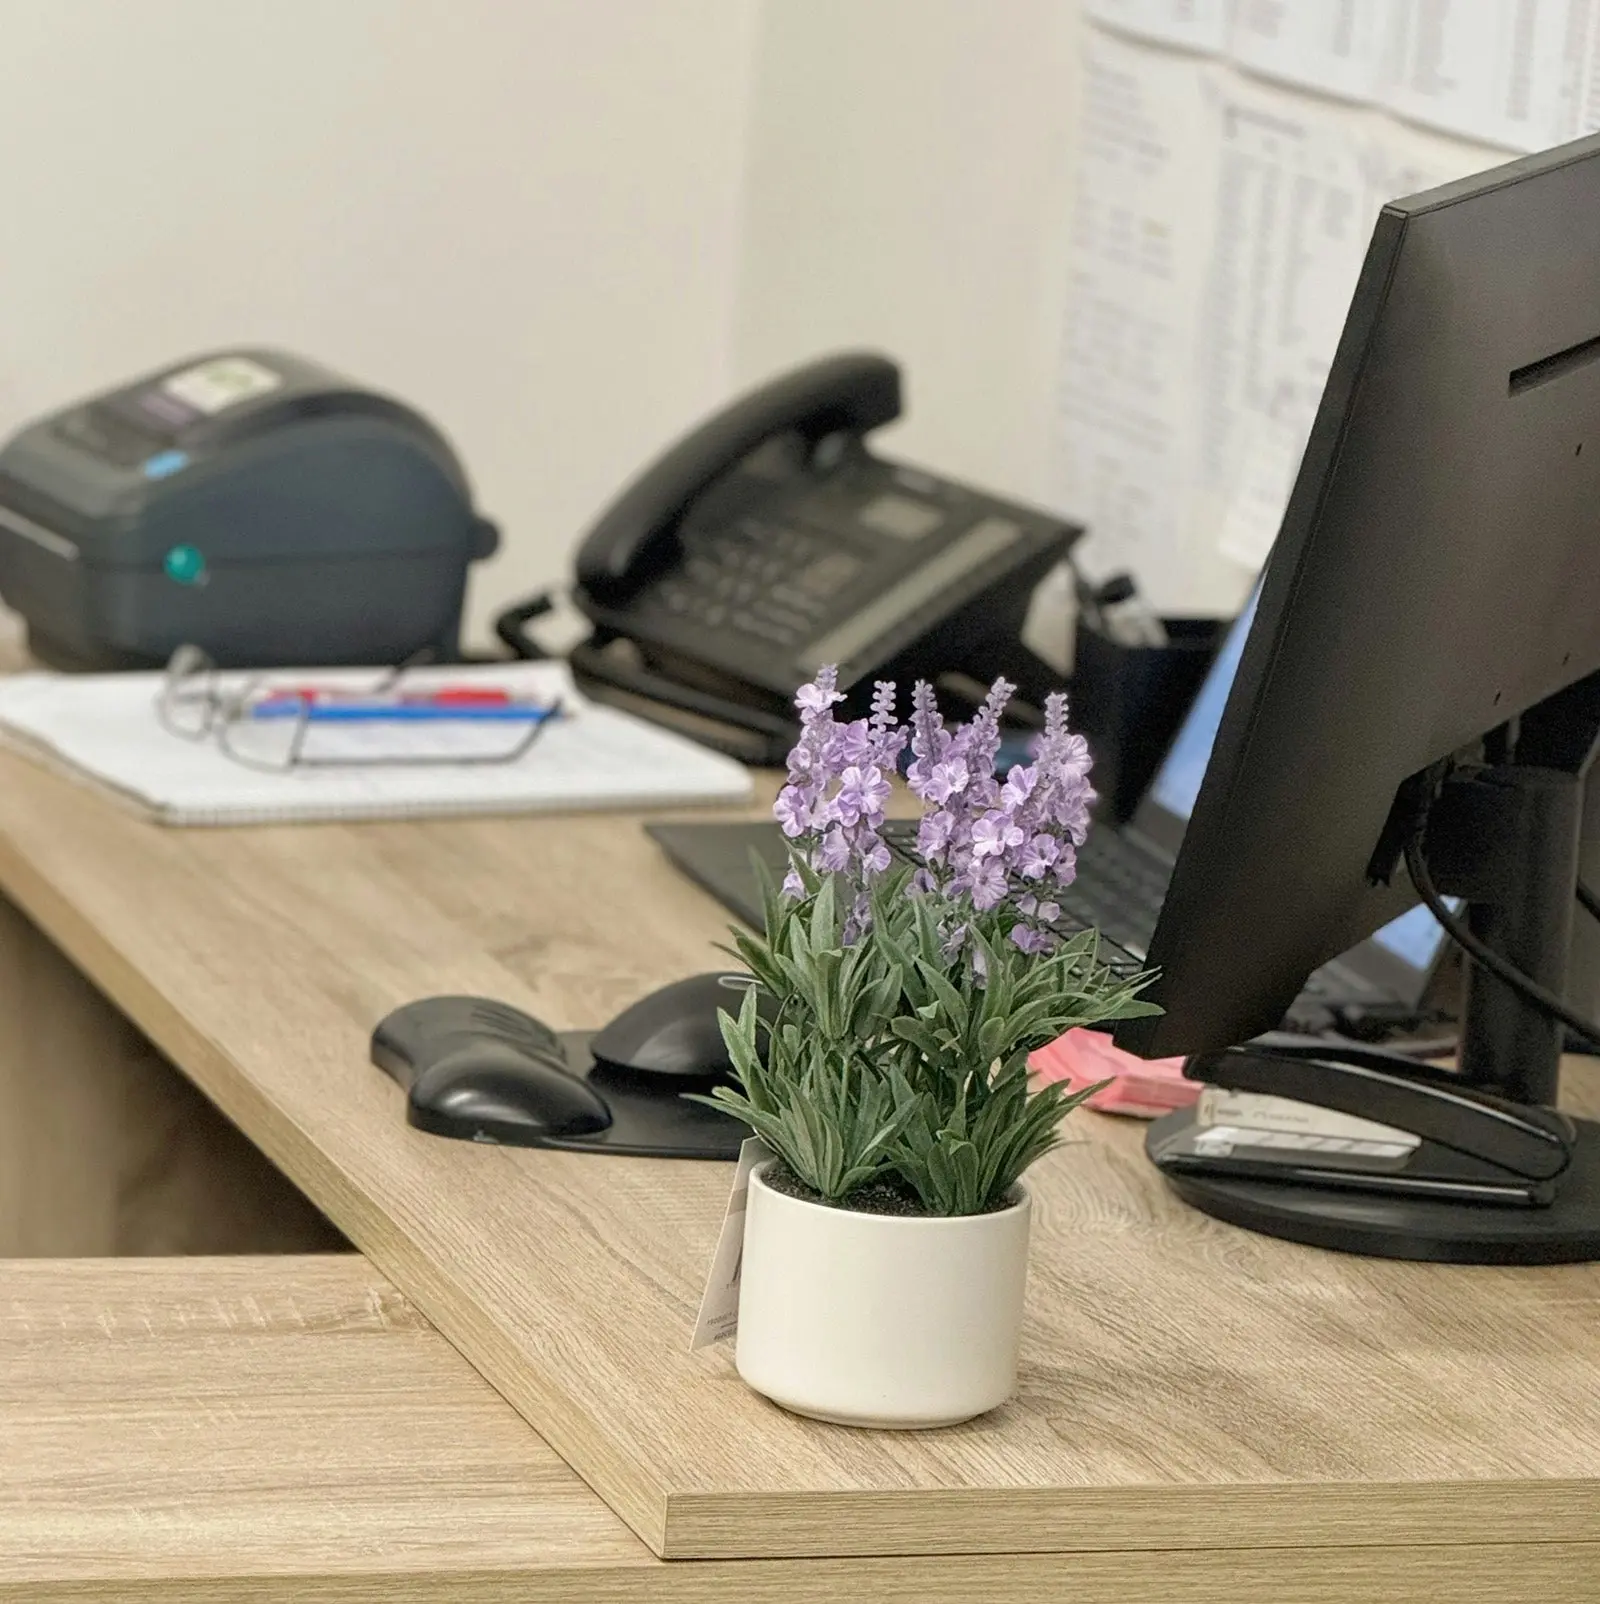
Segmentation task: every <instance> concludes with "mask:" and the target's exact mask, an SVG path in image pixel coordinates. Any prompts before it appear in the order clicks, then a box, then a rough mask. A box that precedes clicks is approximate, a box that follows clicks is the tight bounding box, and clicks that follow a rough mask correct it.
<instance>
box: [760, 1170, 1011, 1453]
mask: <svg viewBox="0 0 1600 1604" xmlns="http://www.w3.org/2000/svg"><path fill="white" fill-rule="evenodd" d="M767 1167H768V1166H766V1165H763V1166H762V1167H761V1169H758V1170H756V1171H755V1173H754V1174H753V1175H752V1176H751V1177H750V1194H749V1200H748V1203H747V1205H746V1213H745V1227H744V1256H743V1262H742V1265H741V1270H740V1283H739V1335H738V1345H737V1353H736V1363H737V1364H738V1367H739V1374H740V1375H741V1376H742V1377H743V1378H744V1379H745V1381H746V1382H748V1383H749V1385H750V1386H752V1387H754V1388H755V1390H756V1391H757V1392H759V1393H763V1394H765V1396H767V1397H768V1398H770V1399H772V1401H773V1402H774V1403H777V1404H782V1405H783V1407H784V1408H785V1409H792V1410H794V1411H795V1412H796V1413H798V1414H802V1415H811V1416H813V1417H815V1418H816V1419H818V1420H830V1421H834V1422H836V1423H837V1424H839V1425H845V1426H879V1427H895V1428H901V1429H914V1428H918V1427H927V1426H950V1425H954V1424H955V1423H956V1422H957V1421H959V1420H970V1419H971V1418H972V1417H973V1416H974V1415H981V1414H982V1413H983V1412H984V1411H985V1410H988V1409H993V1408H995V1407H996V1406H997V1405H999V1404H1002V1403H1004V1402H1005V1401H1006V1399H1007V1398H1009V1397H1010V1396H1011V1394H1012V1393H1013V1392H1014V1391H1015V1390H1016V1383H1017V1344H1018V1340H1019V1337H1020V1335H1021V1330H1022V1299H1023V1291H1024V1288H1025V1285H1026V1282H1027V1276H1028V1221H1029V1213H1030V1205H1029V1200H1028V1195H1027V1193H1026V1192H1024V1191H1023V1190H1022V1189H1021V1188H1020V1187H1019V1188H1018V1198H1017V1201H1016V1202H1015V1203H1014V1204H1012V1206H1011V1207H1010V1208H1007V1209H1002V1210H999V1211H997V1212H996V1213H993V1214H976V1215H970V1216H962V1217H960V1218H957V1219H927V1218H905V1217H901V1216H897V1215H882V1214H853V1213H851V1212H849V1211H848V1210H846V1209H835V1208H828V1207H826V1206H825V1205H823V1204H820V1203H808V1202H804V1201H802V1200H801V1199H799V1198H794V1197H788V1196H786V1195H785V1194H784V1193H782V1192H777V1191H774V1190H773V1189H772V1188H771V1187H769V1186H768V1185H767V1184H766V1182H765V1179H764V1176H763V1171H764V1170H765V1169H766V1168H767Z"/></svg>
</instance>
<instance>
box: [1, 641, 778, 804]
mask: <svg viewBox="0 0 1600 1604" xmlns="http://www.w3.org/2000/svg"><path fill="white" fill-rule="evenodd" d="M413 672H414V674H415V679H414V680H411V681H410V682H411V683H420V684H426V683H427V680H428V678H429V677H430V676H432V677H435V678H441V679H443V680H445V681H448V683H450V684H452V685H457V684H461V683H463V682H467V683H471V684H474V685H481V686H482V687H483V688H485V689H489V688H493V689H503V690H505V691H507V692H509V693H511V694H512V695H514V696H517V697H526V698H529V699H532V700H535V701H538V702H544V703H548V702H552V701H556V700H559V701H560V703H561V707H562V716H561V717H560V718H558V719H554V720H552V721H551V723H550V724H549V726H548V727H547V728H545V729H544V730H543V731H542V732H541V734H540V737H539V739H538V741H537V742H536V743H535V744H534V746H533V747H532V748H531V749H530V750H528V751H527V752H525V753H524V754H523V755H522V756H521V757H519V758H517V759H516V760H515V761H514V762H510V763H482V762H454V761H448V760H449V759H450V758H451V757H452V756H454V757H458V758H470V757H476V756H483V755H486V754H489V753H492V752H493V751H494V750H495V743H497V742H498V743H504V742H505V741H506V740H507V739H508V736H507V732H506V729H505V727H504V726H500V727H493V726H489V727H486V726H482V725H472V724H467V723H454V722H448V723H433V724H418V725H395V724H389V723H384V724H372V725H365V724H358V725H338V724H330V725H323V724H318V725H315V726H312V727H311V728H310V729H308V731H307V740H308V742H312V743H315V745H314V747H311V746H308V749H307V750H308V754H311V755H314V756H315V758H316V760H317V765H318V766H316V767H310V768H295V769H290V770H288V771H286V772H282V773H266V772H261V771H259V770H257V769H254V768H250V767H246V766H245V765H244V764H242V763H239V762H237V761H235V760H234V759H233V758H231V757H229V756H228V755H227V753H225V752H224V751H223V750H222V749H221V747H220V746H218V745H217V744H216V742H215V741H214V740H211V739H206V740H199V741H196V740H189V739H185V738H184V737H183V736H182V735H178V734H174V733H173V732H172V731H171V730H169V729H167V728H166V727H165V726H164V725H163V723H162V721H161V720H160V718H159V717H158V716H157V713H156V707H157V700H158V697H159V695H160V692H161V689H162V684H163V676H162V675H160V674H91V675H54V674H19V675H16V676H14V677H10V678H4V679H0V741H3V742H4V743H5V744H6V745H7V746H10V747H12V748H13V749H16V750H20V751H23V752H26V753H28V754H30V755H31V756H34V757H37V758H39V759H41V760H42V761H44V762H47V763H48V764H50V765H51V766H52V767H54V768H57V769H59V770H62V771H64V772H66V773H69V774H72V775H75V776H78V777H81V778H84V779H87V780H89V781H92V782H94V783H96V784H98V785H100V786H101V787H104V788H106V789H108V790H110V791H111V792H112V793H114V794H115V795H116V796H118V797H119V798H122V799H123V800H125V801H128V802H130V803H132V804H133V805H135V806H136V807H138V808H139V809H141V810H142V811H143V812H145V813H148V814H149V815H150V816H151V817H152V818H154V819H156V820H158V821H159V822H161V823H163V824H173V825H229V824H279V823H293V822H302V821H304V822H310V821H315V820H330V819H393V818H408V817H426V816H432V815H447V814H477V813H539V812H547V811H554V810H563V809H592V808H635V807H640V808H642V807H652V806H663V807H664V806H668V805H673V806H676V805H680V804H688V803H719V802H720V803H736V802H743V801H746V800H748V799H749V796H750V776H749V774H748V772H747V771H746V770H745V769H744V768H743V767H742V766H741V765H740V764H738V763H735V762H733V761H732V760H731V759H729V758H725V757H722V756H719V755H718V754H717V753H714V752H708V751H706V750H705V749H704V748H703V747H699V746H696V745H694V744H693V742H691V741H687V740H685V739H684V738H683V737H682V736H679V735H674V734H672V733H670V732H669V731H666V730H662V729H658V728H656V726H655V725H653V724H647V723H645V722H643V721H642V720H640V719H637V718H633V717H631V716H629V715H628V714H626V713H620V712H617V711H616V710H615V709H613V708H609V707H601V706H598V705H596V704H595V703H592V702H589V701H586V700H585V699H584V698H583V697H582V696H580V695H579V694H578V692H577V690H576V689H575V688H574V686H573V683H572V677H571V675H570V673H569V672H568V670H567V667H566V665H565V664H563V663H516V664H504V665H501V664H495V665H485V666H481V667H478V666H475V667H468V668H450V669H437V670H417V671H413ZM252 678H263V677H262V676H252ZM264 678H266V680H267V681H268V682H269V683H271V682H277V681H281V682H283V683H288V684H305V683H306V682H307V681H308V680H311V679H314V680H315V682H316V683H317V684H319V685H328V686H333V687H340V686H344V685H348V686H350V687H351V688H352V689H356V688H360V687H363V686H366V685H370V684H371V683H372V675H371V674H370V673H363V672H362V671H361V670H340V669H324V670H298V671H296V670H286V671H284V672H283V673H282V674H281V675H273V676H265V677H264ZM380 753H381V754H382V755H385V756H396V755H414V756H416V757H421V758H426V759H427V764H426V766H416V767H408V766H406V765H404V764H393V763H385V764H384V765H383V766H380V767H370V766H368V767H354V766H352V767H346V768H341V767H340V766H339V761H340V758H341V756H343V757H344V758H345V759H346V760H347V761H350V762H352V763H358V764H359V763H370V761H371V759H372V758H373V757H374V756H377V755H379V754H380ZM441 758H443V759H446V761H443V762H441V761H439V760H440V759H441Z"/></svg>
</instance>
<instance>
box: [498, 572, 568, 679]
mask: <svg viewBox="0 0 1600 1604" xmlns="http://www.w3.org/2000/svg"><path fill="white" fill-rule="evenodd" d="M554 608H555V599H554V598H553V597H552V596H551V594H550V592H549V591H547V590H546V591H541V592H540V593H539V594H538V595H537V596H530V597H529V598H528V599H527V601H525V602H522V603H520V604H519V605H518V606H516V607H508V608H506V610H505V611H504V612H503V613H501V614H500V615H499V617H497V618H496V619H495V621H494V632H495V634H496V635H498V636H499V637H500V639H501V641H502V642H503V643H504V644H505V646H506V647H507V648H508V649H509V650H510V652H511V655H512V656H513V657H520V658H522V659H523V660H524V661H529V662H536V663H537V662H545V661H547V660H548V659H549V656H550V654H549V652H547V651H546V650H545V649H544V647H542V646H541V645H540V644H539V643H538V642H537V641H536V640H534V638H533V637H532V636H531V635H530V634H529V633H528V625H529V624H531V623H532V622H533V620H534V619H536V618H543V617H544V616H545V614H546V613H549V612H552V611H553V610H554Z"/></svg>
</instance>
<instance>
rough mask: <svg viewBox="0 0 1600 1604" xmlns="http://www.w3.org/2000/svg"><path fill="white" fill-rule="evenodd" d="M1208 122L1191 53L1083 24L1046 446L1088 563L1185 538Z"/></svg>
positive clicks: (1170, 548)
mask: <svg viewBox="0 0 1600 1604" xmlns="http://www.w3.org/2000/svg"><path fill="white" fill-rule="evenodd" d="M1211 126H1212V118H1211V116H1210V114H1209V113H1208V112H1207V110H1206V106H1205V102H1204V95H1203V91H1202V86H1201V80H1200V77H1199V76H1198V75H1197V74H1196V73H1195V72H1194V70H1193V63H1192V62H1191V61H1189V60H1186V59H1185V58H1183V57H1180V56H1175V55H1172V54H1170V53H1167V52H1164V51H1157V50H1149V49H1145V48H1144V47H1141V46H1139V45H1136V44H1132V43H1129V42H1127V41H1124V40H1121V39H1118V38H1116V37H1114V36H1111V35H1105V34H1098V33H1097V34H1092V35H1091V36H1090V38H1089V40H1088V42H1087V53H1086V57H1085V63H1084V83H1083V98H1082V113H1081V124H1080V127H1079V130H1078V151H1079V166H1078V187H1077V199H1076V206H1075V210H1074V214H1073V225H1072V254H1071V275H1070V283H1069V286H1068V300H1067V309H1066V319H1065V324H1064V328H1063V338H1062V352H1061V369H1060V380H1059V385H1058V391H1057V418H1056V428H1057V442H1056V445H1057V449H1056V451H1055V453H1054V459H1055V464H1056V472H1057V485H1056V490H1057V493H1058V496H1059V501H1060V505H1061V506H1062V507H1064V508H1065V509H1066V510H1068V511H1069V512H1071V513H1072V514H1074V515H1075V516H1077V517H1080V518H1082V519H1083V520H1084V521H1085V522H1086V523H1087V524H1088V525H1089V528H1090V531H1091V540H1090V543H1089V545H1088V546H1087V547H1086V549H1085V554H1084V555H1085V557H1086V561H1087V566H1088V567H1089V568H1090V569H1091V570H1103V569H1106V568H1109V567H1111V566H1113V565H1122V564H1127V565H1129V566H1131V567H1133V568H1134V569H1135V570H1136V571H1138V572H1139V573H1140V577H1141V579H1143V578H1145V577H1146V575H1147V573H1148V572H1149V571H1150V570H1151V569H1152V568H1153V567H1154V566H1155V565H1156V564H1157V563H1159V564H1160V565H1162V566H1163V569H1164V571H1165V572H1167V573H1169V574H1170V571H1171V569H1170V565H1171V564H1172V563H1173V562H1174V560H1175V559H1176V558H1177V556H1178V554H1179V553H1181V552H1182V550H1183V549H1184V545H1185V541H1184V532H1185V528H1186V522H1187V517H1188V509H1189V505H1190V500H1191V485H1192V478H1193V471H1194V468H1193V446H1194V440H1193V430H1192V428H1191V423H1190V420H1191V417H1192V405H1193V402H1192V398H1193V394H1194V348H1195V331H1196V330H1197V329H1198V328H1199V327H1200V323H1201V305H1200V297H1201V292H1202V289H1203V283H1204V264H1205V261H1206V257H1207V253H1208V247H1209V240H1208V239H1207V238H1206V237H1205V234H1204V230H1205V229H1206V228H1207V227H1208V226H1209V218H1208V216H1207V214H1206V211H1205V208H1204V207H1203V206H1201V207H1197V206H1196V205H1195V204H1194V195H1195V192H1196V191H1197V190H1198V191H1199V192H1200V193H1202V194H1203V193H1204V192H1205V190H1206V189H1207V188H1208V187H1209V184H1210V176H1209V174H1210V169H1209V166H1208V156H1207V152H1208V149H1209V148H1211V145H1214V141H1210V142H1208V139H1207V134H1208V130H1209V129H1210V128H1211Z"/></svg>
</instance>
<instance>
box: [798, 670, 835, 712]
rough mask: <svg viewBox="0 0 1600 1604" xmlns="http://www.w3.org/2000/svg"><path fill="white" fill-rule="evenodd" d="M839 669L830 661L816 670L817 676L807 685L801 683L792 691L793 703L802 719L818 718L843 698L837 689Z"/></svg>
mask: <svg viewBox="0 0 1600 1604" xmlns="http://www.w3.org/2000/svg"><path fill="white" fill-rule="evenodd" d="M838 686H839V670H838V669H836V668H835V667H834V666H833V665H832V664H831V663H827V664H824V665H823V666H822V667H821V668H819V669H818V670H817V677H816V679H814V680H813V681H812V682H811V684H809V685H802V686H801V687H800V689H799V690H797V691H796V692H795V693H794V705H795V706H796V707H797V708H799V709H800V713H801V717H802V719H805V718H807V717H809V718H813V719H815V718H820V717H821V716H822V715H823V714H824V713H826V712H827V711H828V709H829V708H831V707H832V706H834V704H835V703H837V702H842V701H843V700H844V695H843V693H842V692H841V691H840V690H839V688H838Z"/></svg>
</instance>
